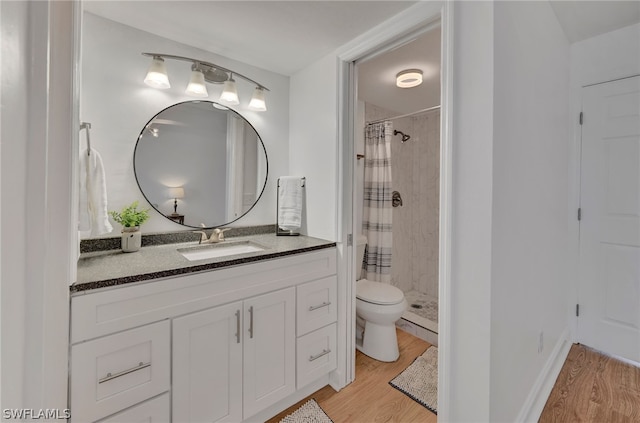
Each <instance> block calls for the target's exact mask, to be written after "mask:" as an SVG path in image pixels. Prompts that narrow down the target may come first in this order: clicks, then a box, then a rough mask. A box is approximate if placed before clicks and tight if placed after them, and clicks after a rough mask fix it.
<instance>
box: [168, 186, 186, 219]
mask: <svg viewBox="0 0 640 423" xmlns="http://www.w3.org/2000/svg"><path fill="white" fill-rule="evenodd" d="M167 197H168V198H173V213H172V214H170V215H169V218H170V219H171V220H175V221H176V222H178V223H182V224H184V214H180V213H178V198H184V188H183V187H169V189H167Z"/></svg>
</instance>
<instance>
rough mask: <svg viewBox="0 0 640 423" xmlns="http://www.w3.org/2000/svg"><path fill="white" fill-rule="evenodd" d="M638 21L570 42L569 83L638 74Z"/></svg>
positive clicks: (608, 79) (639, 39)
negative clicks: (570, 79) (595, 35)
mask: <svg viewBox="0 0 640 423" xmlns="http://www.w3.org/2000/svg"><path fill="white" fill-rule="evenodd" d="M639 56H640V24H636V25H630V26H627V27H625V28H622V29H619V30H616V31H611V32H609V33H606V34H602V35H599V36H597V37H593V38H589V39H587V40H584V41H580V42H577V43H574V44H573V45H571V76H572V82H574V83H575V84H578V85H579V86H584V85H589V84H595V83H598V82H605V81H610V80H613V79H617V78H624V77H627V76H632V75H638V74H640V60H638V57H639Z"/></svg>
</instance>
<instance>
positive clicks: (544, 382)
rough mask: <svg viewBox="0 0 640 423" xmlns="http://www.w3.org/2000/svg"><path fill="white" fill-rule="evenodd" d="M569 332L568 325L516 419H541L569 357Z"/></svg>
mask: <svg viewBox="0 0 640 423" xmlns="http://www.w3.org/2000/svg"><path fill="white" fill-rule="evenodd" d="M569 334H570V331H569V328H568V327H567V328H565V330H564V331H563V332H562V335H561V336H560V338H559V339H558V342H557V343H556V345H555V347H554V348H553V351H552V352H551V355H550V356H549V359H548V360H547V362H546V363H545V365H544V368H543V369H542V371H541V372H540V374H539V375H538V378H537V379H536V382H535V383H534V385H533V387H532V388H531V391H530V392H529V395H528V396H527V399H526V401H525V402H524V405H523V406H522V408H521V409H520V413H519V414H518V418H517V419H516V421H518V422H532V423H535V422H537V421H538V420H539V419H540V415H541V414H542V410H543V409H544V406H545V404H546V403H547V398H549V394H550V393H551V390H552V389H553V385H555V383H556V379H557V378H558V375H559V374H560V370H562V365H563V364H564V362H565V360H566V359H567V355H568V354H569V350H570V349H571V342H570V340H569Z"/></svg>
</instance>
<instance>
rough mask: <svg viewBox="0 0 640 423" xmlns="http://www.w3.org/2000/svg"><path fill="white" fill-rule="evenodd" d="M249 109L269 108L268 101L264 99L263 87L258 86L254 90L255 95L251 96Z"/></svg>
mask: <svg viewBox="0 0 640 423" xmlns="http://www.w3.org/2000/svg"><path fill="white" fill-rule="evenodd" d="M249 109H251V110H255V111H257V112H264V111H266V110H267V103H266V102H265V99H264V90H263V89H262V87H256V89H255V90H254V91H253V97H251V101H250V102H249Z"/></svg>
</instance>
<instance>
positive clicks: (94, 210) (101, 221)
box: [78, 148, 113, 236]
mask: <svg viewBox="0 0 640 423" xmlns="http://www.w3.org/2000/svg"><path fill="white" fill-rule="evenodd" d="M79 164H80V166H79V167H80V169H79V173H78V180H79V182H80V190H79V196H78V197H79V202H78V230H79V231H90V236H97V235H102V234H106V233H109V232H111V231H112V230H113V227H112V226H111V223H109V214H108V213H107V184H106V180H105V176H104V167H103V165H102V157H100V153H98V152H97V151H96V150H95V149H93V148H92V149H91V155H87V150H86V149H85V150H83V151H81V152H80V157H79Z"/></svg>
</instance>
